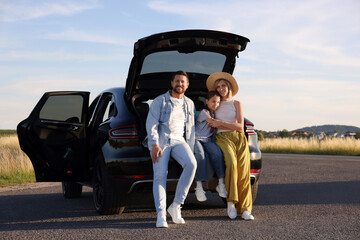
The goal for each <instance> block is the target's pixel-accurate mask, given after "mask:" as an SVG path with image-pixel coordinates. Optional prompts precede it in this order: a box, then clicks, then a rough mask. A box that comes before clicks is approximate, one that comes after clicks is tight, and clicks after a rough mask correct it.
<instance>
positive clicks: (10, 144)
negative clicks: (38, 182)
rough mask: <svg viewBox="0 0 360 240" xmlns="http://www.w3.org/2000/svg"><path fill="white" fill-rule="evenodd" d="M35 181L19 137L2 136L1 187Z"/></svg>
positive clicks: (0, 148) (0, 147) (0, 152)
mask: <svg viewBox="0 0 360 240" xmlns="http://www.w3.org/2000/svg"><path fill="white" fill-rule="evenodd" d="M34 181H35V174H34V169H33V167H32V164H31V162H30V160H29V158H28V157H27V156H26V154H25V153H24V152H23V151H21V149H20V146H19V142H18V138H17V135H16V134H10V135H0V186H7V185H13V184H21V183H26V182H34Z"/></svg>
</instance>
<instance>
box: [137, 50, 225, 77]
mask: <svg viewBox="0 0 360 240" xmlns="http://www.w3.org/2000/svg"><path fill="white" fill-rule="evenodd" d="M225 61H226V56H225V55H222V54H220V53H215V52H205V51H197V52H193V53H179V52H178V51H165V52H156V53H153V54H150V55H148V56H146V57H145V59H144V62H143V66H142V69H141V74H148V73H156V72H176V71H178V70H179V69H181V70H184V71H186V72H194V73H203V74H208V75H210V74H211V73H214V72H221V71H222V69H223V67H224V64H225Z"/></svg>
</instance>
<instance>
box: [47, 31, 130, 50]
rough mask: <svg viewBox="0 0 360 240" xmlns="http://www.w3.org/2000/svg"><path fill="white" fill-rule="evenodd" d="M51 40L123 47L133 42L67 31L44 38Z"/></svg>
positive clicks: (97, 34) (98, 34) (99, 34)
mask: <svg viewBox="0 0 360 240" xmlns="http://www.w3.org/2000/svg"><path fill="white" fill-rule="evenodd" d="M44 37H45V38H48V39H52V40H66V41H80V42H93V43H106V44H114V45H121V46H124V47H132V44H133V41H130V40H123V39H117V38H114V37H107V36H103V35H102V34H101V33H87V32H82V31H76V30H74V29H69V30H67V31H64V32H60V33H52V34H47V35H45V36H44Z"/></svg>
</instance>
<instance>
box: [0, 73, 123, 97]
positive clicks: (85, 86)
mask: <svg viewBox="0 0 360 240" xmlns="http://www.w3.org/2000/svg"><path fill="white" fill-rule="evenodd" d="M104 79H106V80H104ZM118 81H119V80H118V79H114V77H105V76H104V78H101V79H99V78H98V77H93V78H91V77H86V78H85V77H84V78H72V77H66V76H36V77H29V78H26V79H23V80H22V81H19V82H16V83H13V84H10V85H8V86H7V87H6V88H5V89H4V92H5V91H6V92H15V93H17V94H20V95H29V96H31V95H36V96H41V95H42V94H44V92H48V91H90V90H93V89H100V91H102V90H104V89H106V88H109V87H114V83H116V82H118ZM0 92H2V90H0Z"/></svg>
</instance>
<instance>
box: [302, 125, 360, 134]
mask: <svg viewBox="0 0 360 240" xmlns="http://www.w3.org/2000/svg"><path fill="white" fill-rule="evenodd" d="M296 130H300V131H306V132H313V133H318V132H335V131H338V132H339V133H343V132H360V128H358V127H355V126H346V125H321V126H312V127H304V128H299V129H296Z"/></svg>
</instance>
